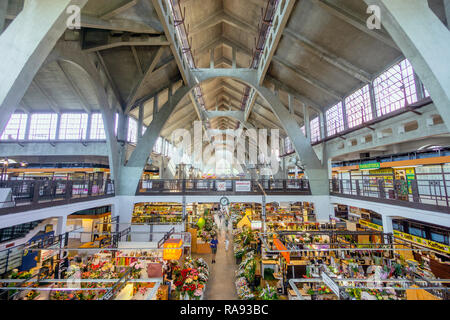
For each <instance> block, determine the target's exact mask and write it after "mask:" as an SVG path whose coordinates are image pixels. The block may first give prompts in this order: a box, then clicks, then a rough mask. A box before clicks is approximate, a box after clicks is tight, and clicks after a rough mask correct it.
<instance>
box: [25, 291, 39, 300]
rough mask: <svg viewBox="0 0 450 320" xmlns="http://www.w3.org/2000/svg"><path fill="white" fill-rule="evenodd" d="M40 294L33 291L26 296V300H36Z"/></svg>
mask: <svg viewBox="0 0 450 320" xmlns="http://www.w3.org/2000/svg"><path fill="white" fill-rule="evenodd" d="M39 295H40V293H39V292H37V291H36V290H31V291H30V292H28V294H27V295H26V300H34V299H36V298H37V297H39Z"/></svg>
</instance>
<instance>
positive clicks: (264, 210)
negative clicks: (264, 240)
mask: <svg viewBox="0 0 450 320" xmlns="http://www.w3.org/2000/svg"><path fill="white" fill-rule="evenodd" d="M261 218H262V227H263V233H265V232H266V230H267V228H266V196H265V195H263V196H262V201H261Z"/></svg>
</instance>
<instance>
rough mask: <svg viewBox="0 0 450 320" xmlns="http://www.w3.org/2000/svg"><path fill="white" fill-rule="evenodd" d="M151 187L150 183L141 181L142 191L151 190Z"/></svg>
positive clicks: (151, 183)
mask: <svg viewBox="0 0 450 320" xmlns="http://www.w3.org/2000/svg"><path fill="white" fill-rule="evenodd" d="M152 186H153V182H152V181H142V188H143V189H151V188H152Z"/></svg>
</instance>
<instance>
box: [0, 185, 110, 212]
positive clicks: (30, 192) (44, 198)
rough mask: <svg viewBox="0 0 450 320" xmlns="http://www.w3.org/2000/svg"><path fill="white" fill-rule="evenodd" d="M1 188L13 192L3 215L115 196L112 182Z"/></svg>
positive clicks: (0, 209)
mask: <svg viewBox="0 0 450 320" xmlns="http://www.w3.org/2000/svg"><path fill="white" fill-rule="evenodd" d="M0 188H9V189H11V197H10V199H9V200H8V201H5V202H1V203H0V215H4V214H10V213H16V212H23V211H28V210H34V209H40V208H43V207H50V206H56V205H63V204H66V203H71V202H79V201H88V200H94V199H95V198H102V197H113V196H114V195H115V192H114V182H113V181H111V180H8V181H1V182H0Z"/></svg>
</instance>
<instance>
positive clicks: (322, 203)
mask: <svg viewBox="0 0 450 320" xmlns="http://www.w3.org/2000/svg"><path fill="white" fill-rule="evenodd" d="M317 198H318V200H317V201H314V213H315V215H316V220H317V222H330V216H331V217H334V206H333V204H332V203H330V197H329V196H320V197H317Z"/></svg>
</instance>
